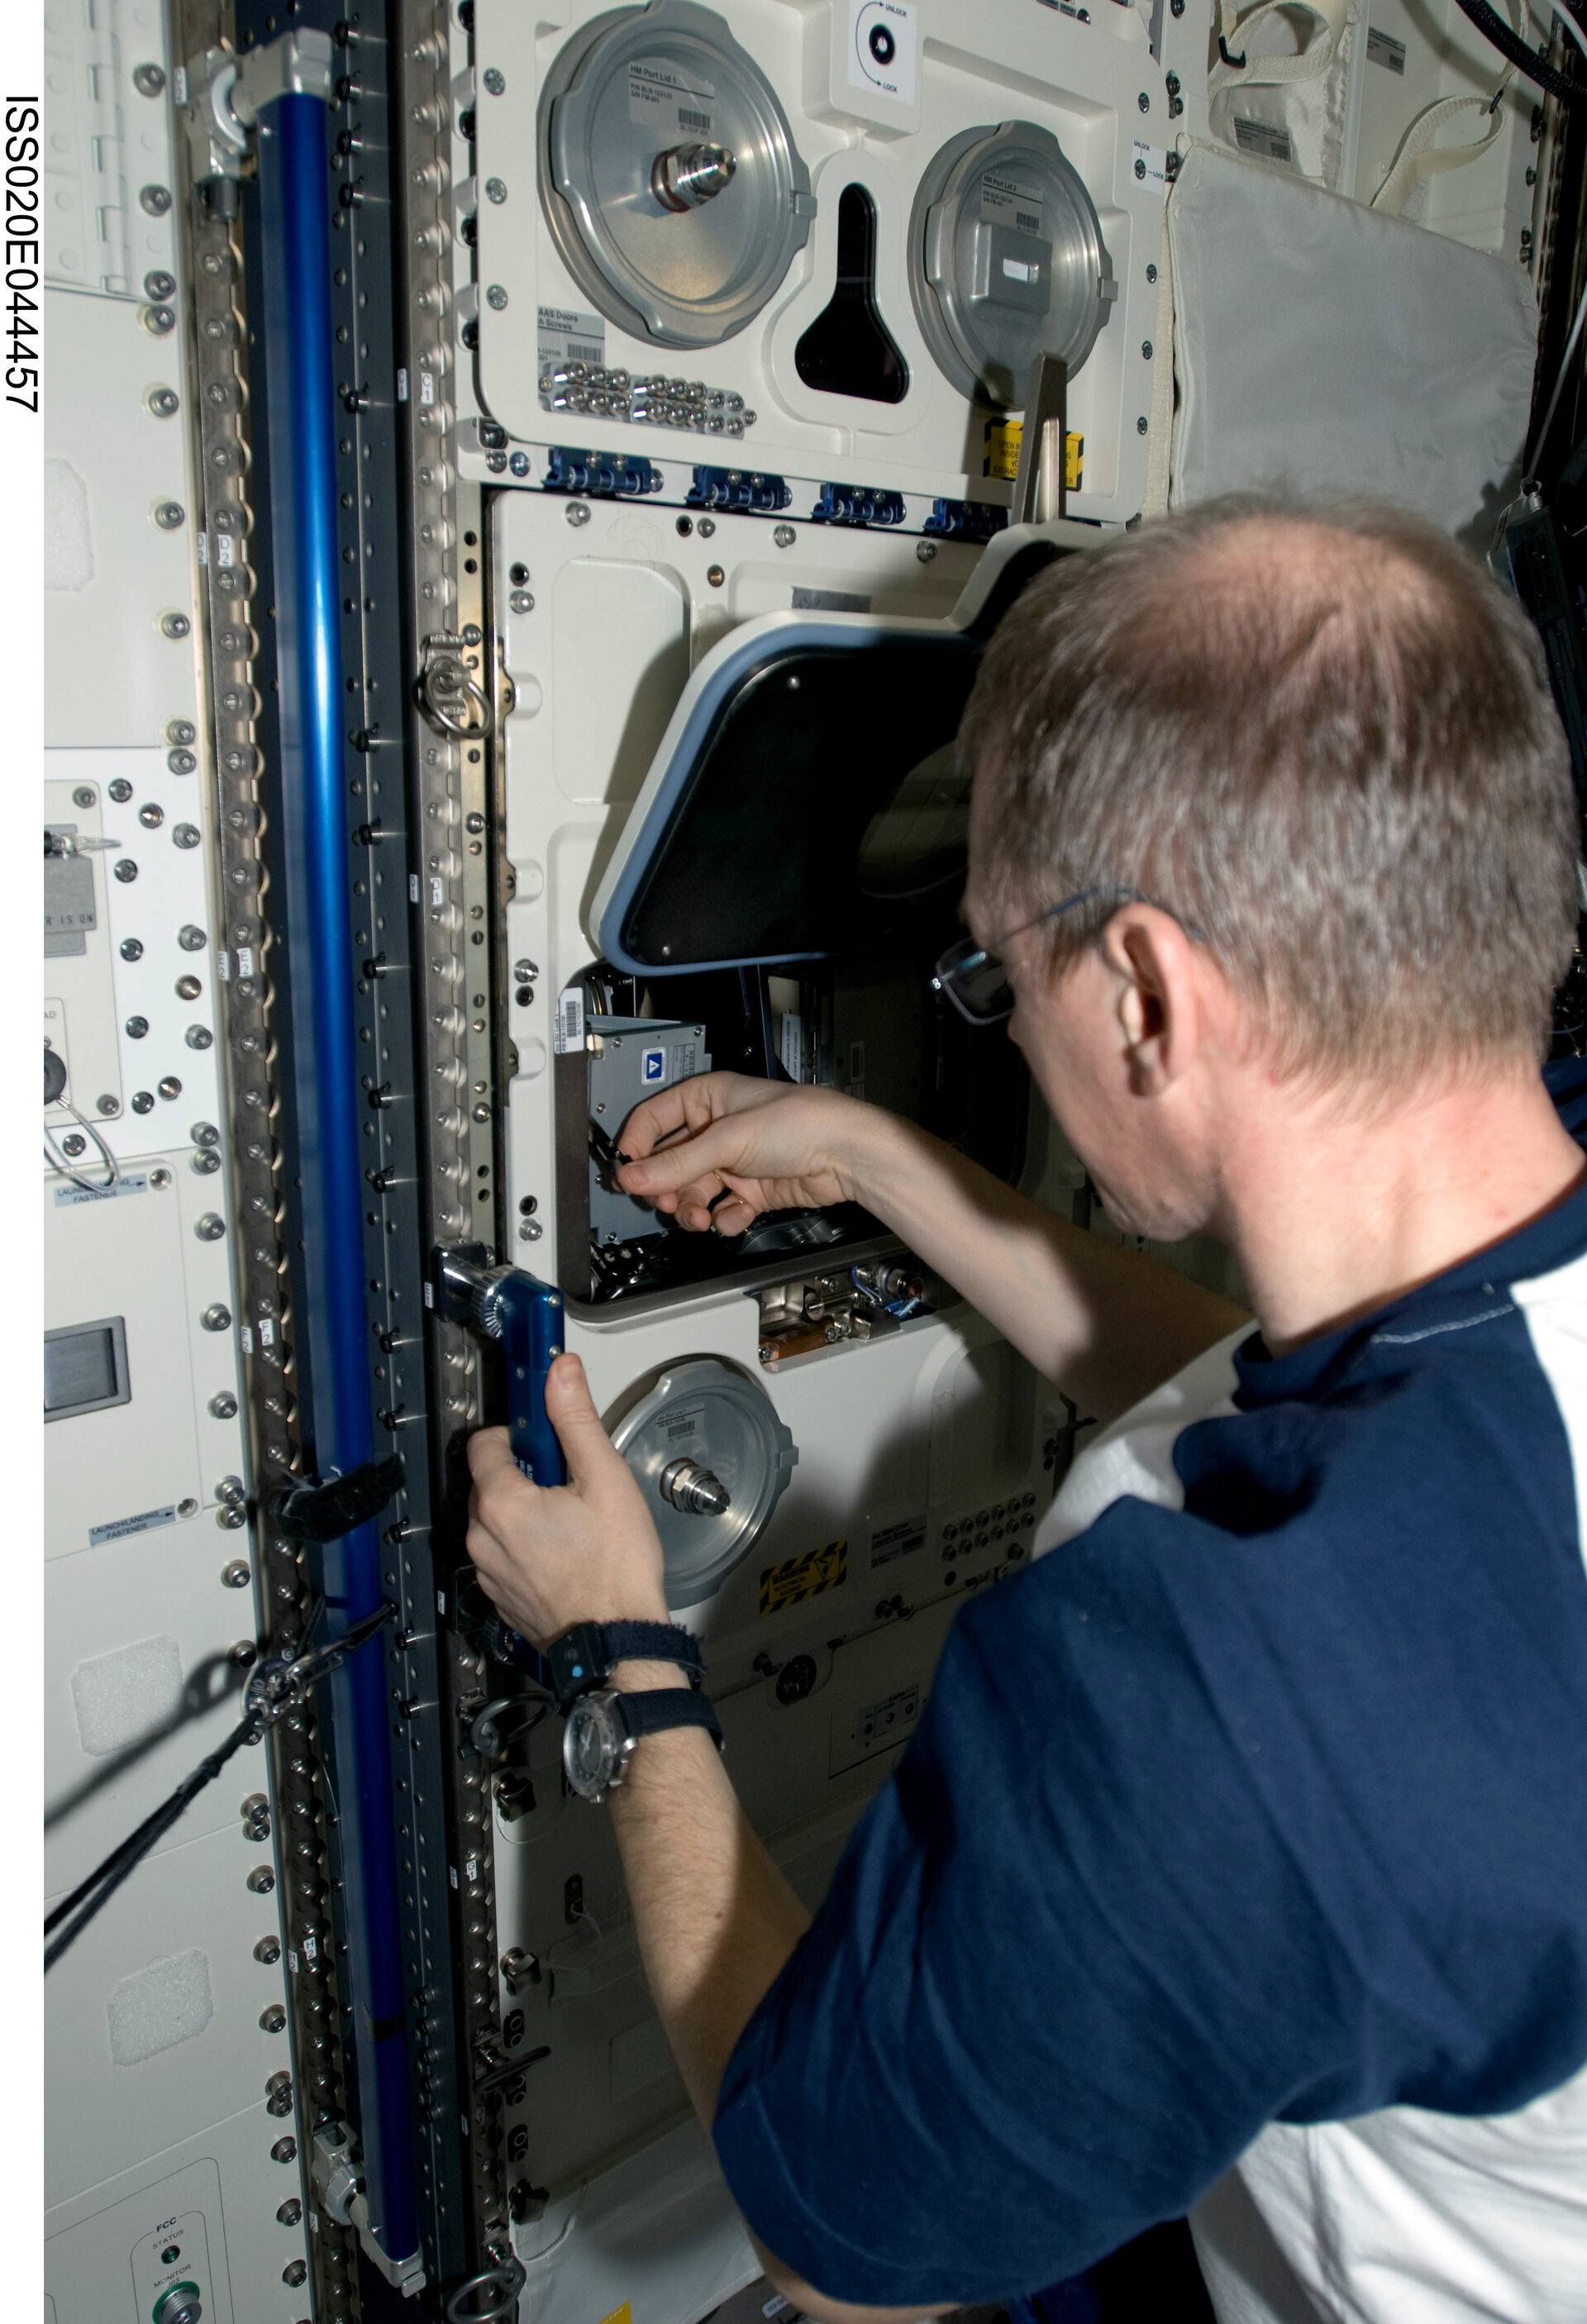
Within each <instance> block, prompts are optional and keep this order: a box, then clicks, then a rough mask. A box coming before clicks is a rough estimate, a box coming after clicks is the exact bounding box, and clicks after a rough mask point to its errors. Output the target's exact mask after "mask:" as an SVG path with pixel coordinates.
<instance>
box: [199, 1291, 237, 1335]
mask: <svg viewBox="0 0 1587 2324" xmlns="http://www.w3.org/2000/svg"><path fill="white" fill-rule="evenodd" d="M198 1321H199V1323H202V1324H203V1326H204V1329H205V1330H206V1331H207V1332H229V1331H230V1329H231V1321H232V1311H231V1309H230V1308H229V1307H223V1306H222V1305H221V1304H220V1301H219V1300H218V1299H217V1300H215V1301H213V1302H212V1303H211V1305H209V1306H208V1307H206V1308H205V1310H204V1313H203V1314H201V1315H200V1316H199V1318H198Z"/></svg>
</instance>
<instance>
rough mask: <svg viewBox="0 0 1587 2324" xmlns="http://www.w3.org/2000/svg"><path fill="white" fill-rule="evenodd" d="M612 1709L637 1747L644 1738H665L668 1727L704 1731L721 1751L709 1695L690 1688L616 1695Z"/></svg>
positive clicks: (655, 1688)
mask: <svg viewBox="0 0 1587 2324" xmlns="http://www.w3.org/2000/svg"><path fill="white" fill-rule="evenodd" d="M612 1708H613V1711H614V1712H615V1714H616V1716H617V1718H618V1719H619V1720H621V1721H622V1722H623V1729H624V1730H625V1732H626V1733H627V1735H628V1738H629V1740H630V1741H631V1742H634V1743H637V1742H638V1741H639V1740H640V1738H641V1737H642V1736H645V1735H665V1734H666V1732H667V1730H668V1729H669V1728H670V1727H703V1728H704V1729H706V1733H707V1734H708V1735H709V1736H710V1737H711V1738H712V1739H713V1741H714V1742H715V1746H716V1748H717V1749H718V1750H720V1749H721V1748H722V1729H721V1725H720V1723H719V1722H718V1720H717V1717H716V1706H715V1703H714V1702H713V1701H712V1700H711V1698H710V1696H709V1695H708V1694H696V1693H695V1692H694V1691H693V1690H692V1688H689V1687H687V1686H664V1687H654V1688H651V1689H650V1691H649V1692H637V1691H636V1692H633V1693H632V1694H630V1693H622V1694H617V1695H615V1696H614V1697H613V1698H612Z"/></svg>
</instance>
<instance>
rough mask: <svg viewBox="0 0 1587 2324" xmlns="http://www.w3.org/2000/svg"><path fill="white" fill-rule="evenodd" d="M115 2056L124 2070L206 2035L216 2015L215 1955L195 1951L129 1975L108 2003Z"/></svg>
mask: <svg viewBox="0 0 1587 2324" xmlns="http://www.w3.org/2000/svg"><path fill="white" fill-rule="evenodd" d="M105 2015H106V2019H107V2020H108V2021H109V2025H110V2054H111V2056H112V2057H113V2058H114V2059H115V2062H116V2064H117V2065H118V2066H138V2065H141V2064H142V2063H143V2060H144V2059H145V2058H153V2057H157V2056H158V2055H159V2053H160V2052H161V2050H174V2049H175V2048H176V2045H177V2043H179V2042H190V2041H191V2040H192V2039H193V2037H194V2035H195V2034H197V2033H202V2032H203V2031H204V2028H205V2027H206V2025H208V2023H209V2021H210V2019H211V2018H212V2017H213V2016H214V2015H215V2004H214V2002H213V2000H212V1999H211V1998H210V1994H209V1956H208V1953H203V1952H199V1951H198V1950H194V1951H192V1952H190V1953H175V1954H173V1955H172V1956H171V1959H170V1960H157V1961H151V1962H150V1964H149V1966H148V1968H147V1969H138V1970H136V1971H135V1972H134V1975H133V1976H131V1977H124V1978H122V1980H121V1983H120V1984H119V1985H116V1986H113V1987H111V1989H110V1995H109V1997H108V1999H107V2000H106V2004H105Z"/></svg>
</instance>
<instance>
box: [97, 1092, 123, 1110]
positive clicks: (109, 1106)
mask: <svg viewBox="0 0 1587 2324" xmlns="http://www.w3.org/2000/svg"><path fill="white" fill-rule="evenodd" d="M94 1103H95V1105H96V1106H97V1109H98V1111H100V1112H101V1113H103V1114H112V1113H119V1112H120V1111H121V1100H120V1099H119V1098H118V1097H111V1096H109V1095H108V1094H106V1096H104V1097H98V1098H96V1099H95V1100H94Z"/></svg>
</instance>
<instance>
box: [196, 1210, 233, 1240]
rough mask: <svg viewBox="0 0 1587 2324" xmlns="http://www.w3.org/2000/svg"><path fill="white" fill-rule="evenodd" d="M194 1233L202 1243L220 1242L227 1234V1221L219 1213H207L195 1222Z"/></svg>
mask: <svg viewBox="0 0 1587 2324" xmlns="http://www.w3.org/2000/svg"><path fill="white" fill-rule="evenodd" d="M193 1232H194V1233H195V1234H196V1235H197V1236H198V1240H199V1241H200V1242H218V1241H219V1240H220V1238H221V1237H222V1235H223V1234H224V1233H225V1232H226V1221H225V1220H224V1219H223V1218H222V1217H221V1215H220V1213H219V1212H218V1211H206V1212H205V1213H204V1215H203V1217H202V1218H199V1219H195V1220H194V1222H193Z"/></svg>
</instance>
